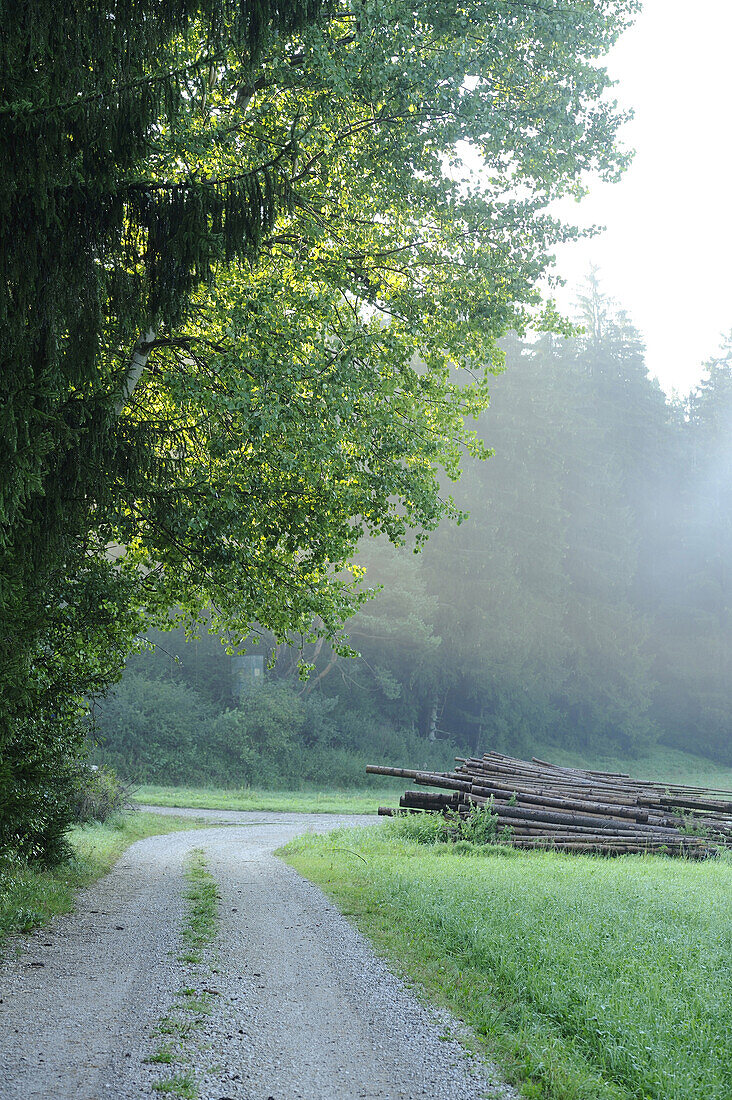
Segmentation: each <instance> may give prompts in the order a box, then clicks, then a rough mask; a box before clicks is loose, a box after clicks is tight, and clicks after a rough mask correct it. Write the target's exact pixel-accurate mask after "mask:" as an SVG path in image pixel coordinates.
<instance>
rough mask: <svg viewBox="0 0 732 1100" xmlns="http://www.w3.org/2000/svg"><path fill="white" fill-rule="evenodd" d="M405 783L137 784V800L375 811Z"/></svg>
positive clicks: (195, 806) (223, 806)
mask: <svg viewBox="0 0 732 1100" xmlns="http://www.w3.org/2000/svg"><path fill="white" fill-rule="evenodd" d="M400 789H401V790H403V789H404V783H401V784H396V785H395V786H393V787H391V788H389V789H384V788H383V787H379V788H376V789H375V790H367V791H260V790H254V789H250V788H243V789H241V790H230V791H229V790H225V789H223V788H221V787H214V788H203V787H156V786H142V787H136V788H135V801H136V802H137V803H139V804H141V805H148V806H179V807H184V806H185V807H187V808H192V809H201V810H203V809H207V810H265V811H271V812H273V813H300V814H375V813H376V811H377V809H378V807H379V806H392V805H394V806H395V805H397V804H398V802H399V791H400Z"/></svg>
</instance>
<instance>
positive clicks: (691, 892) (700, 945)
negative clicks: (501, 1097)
mask: <svg viewBox="0 0 732 1100" xmlns="http://www.w3.org/2000/svg"><path fill="white" fill-rule="evenodd" d="M335 849H338V850H337V851H336V850H335ZM280 854H281V855H283V856H284V858H285V859H286V860H287V861H288V862H289V863H291V864H292V866H293V867H295V868H296V869H297V870H298V871H299V872H301V873H302V874H304V875H305V876H306V877H308V878H310V879H311V880H312V881H314V882H316V883H318V885H320V886H322V887H323V888H324V889H325V890H326V892H328V893H329V894H330V895H331V896H332V897H333V898H334V899H335V901H336V902H337V903H338V904H339V905H340V907H341V908H342V910H343V911H344V912H345V913H346V914H349V915H350V916H351V917H352V919H354V920H355V922H356V923H357V924H358V926H359V927H360V928H361V929H362V930H363V931H365V932H366V933H367V934H368V935H369V936H370V937H371V938H372V939H373V941H374V942H375V944H376V946H377V948H378V949H379V950H380V951H382V952H384V953H386V954H387V955H389V956H391V957H392V958H393V959H395V960H397V961H398V964H399V966H400V967H401V968H402V969H403V970H404V972H405V973H406V974H407V975H408V976H410V977H411V978H413V979H416V980H418V981H420V982H422V983H423V984H424V986H425V987H426V988H427V990H428V991H429V992H430V993H431V995H432V996H433V997H434V998H436V999H437V1000H438V1001H440V1002H441V1003H443V1004H446V1005H448V1006H449V1007H450V1008H452V1009H453V1011H455V1012H456V1013H457V1015H459V1016H461V1017H462V1018H463V1019H465V1020H466V1021H468V1023H470V1024H471V1025H472V1027H473V1028H474V1030H475V1032H476V1033H477V1035H478V1036H480V1037H481V1040H482V1042H483V1043H484V1044H485V1047H486V1049H487V1050H488V1051H489V1053H490V1054H491V1056H493V1057H494V1058H495V1059H496V1060H497V1061H498V1062H499V1064H500V1065H501V1066H502V1067H503V1069H504V1071H505V1073H506V1075H507V1077H508V1078H509V1079H510V1080H512V1081H514V1082H517V1083H519V1084H520V1086H521V1089H522V1092H523V1094H524V1095H525V1096H527V1097H532V1098H538V1097H542V1098H547V1100H549V1098H551V1100H631V1098H632V1100H729V1098H730V1097H731V1096H732V992H731V990H730V973H732V860H730V859H728V858H726V857H723V858H721V859H718V860H710V861H708V862H704V863H695V862H688V861H683V860H671V859H667V858H665V857H657V856H650V857H648V856H646V857H632V856H631V857H623V858H621V859H615V860H612V859H604V858H602V857H584V856H582V857H572V856H565V855H560V854H556V853H538V852H533V853H524V852H516V851H512V850H508V849H475V848H470V847H469V846H463V850H462V851H459V850H458V851H456V847H455V846H454V845H446V844H440V845H436V846H433V847H425V846H424V845H419V844H417V843H415V842H414V841H410V840H406V839H403V838H400V837H399V836H398V835H396V833H395V831H394V828H393V826H389V825H387V827H386V829H367V830H352V831H342V830H340V831H338V832H337V833H332V834H330V835H329V836H312V835H308V836H306V837H302V838H299V839H297V840H295V841H293V842H292V843H291V844H289V845H288V846H287V847H286V848H285V849H283V850H282V851H281V853H280Z"/></svg>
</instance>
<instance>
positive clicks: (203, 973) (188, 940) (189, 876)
mask: <svg viewBox="0 0 732 1100" xmlns="http://www.w3.org/2000/svg"><path fill="white" fill-rule="evenodd" d="M184 874H185V878H186V889H185V892H184V895H183V897H184V899H185V914H184V917H183V923H182V927H181V940H182V943H183V950H182V953H181V954H180V956H179V961H180V962H182V963H184V964H185V967H186V981H187V982H189V983H191V984H186V985H185V986H184V987H183V988H182V989H180V990H179V991H178V993H177V995H176V998H175V1001H174V1003H173V1005H172V1006H171V1008H170V1010H169V1012H168V1013H167V1014H166V1015H165V1016H164V1017H163V1019H162V1020H161V1021H160V1023H159V1024H158V1026H157V1033H158V1036H159V1038H160V1042H159V1044H158V1047H157V1049H156V1051H155V1053H154V1054H153V1055H152V1056H151V1057H150V1059H149V1061H150V1062H157V1063H161V1064H163V1065H169V1066H173V1067H174V1068H175V1067H178V1069H177V1072H175V1073H171V1074H170V1075H169V1076H167V1077H164V1078H161V1079H160V1080H158V1081H155V1082H154V1083H153V1086H152V1088H153V1091H154V1092H160V1093H164V1094H168V1095H172V1096H179V1097H182V1098H183V1100H196V1098H197V1097H198V1095H199V1092H198V1086H197V1084H196V1078H195V1075H194V1073H193V1072H192V1071H191V1070H190V1068H188V1069H186V1068H185V1067H187V1066H188V1067H190V1066H191V1064H192V1063H193V1062H194V1055H195V1045H196V1038H197V1032H198V1030H199V1029H200V1027H201V1024H202V1023H203V1021H204V1020H205V1018H206V1016H208V1015H209V1014H210V1012H211V1007H212V1000H213V997H214V995H215V994H214V992H213V991H212V990H211V989H203V988H200V987H201V986H202V985H203V984H205V981H206V979H207V978H208V976H209V975H210V974H211V960H210V958H209V957H208V954H209V949H210V948H211V946H212V945H213V943H214V941H215V939H216V933H217V931H218V926H219V891H218V887H217V885H216V880H215V879H214V877H213V875H212V874H211V873H210V871H209V870H208V867H207V864H206V857H205V855H204V852H203V850H202V849H201V848H195V849H194V850H193V851H192V852H191V853H190V855H189V856H188V860H187V864H186V869H185V872H184ZM197 987H199V988H197Z"/></svg>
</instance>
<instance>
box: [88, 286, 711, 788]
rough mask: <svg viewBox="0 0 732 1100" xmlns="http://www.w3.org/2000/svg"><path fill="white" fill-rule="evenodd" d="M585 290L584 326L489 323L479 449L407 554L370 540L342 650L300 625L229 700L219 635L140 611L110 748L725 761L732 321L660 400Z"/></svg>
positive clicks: (167, 762)
mask: <svg viewBox="0 0 732 1100" xmlns="http://www.w3.org/2000/svg"><path fill="white" fill-rule="evenodd" d="M581 306H582V317H581V321H582V324H583V326H584V332H583V334H581V335H578V336H576V337H573V338H569V339H567V338H563V337H559V336H553V335H546V336H543V337H541V338H540V339H538V340H536V341H535V342H522V341H520V340H519V339H518V338H511V339H509V340H508V341H507V342H506V343H505V352H506V371H505V373H504V374H503V375H501V376H499V377H498V378H497V379H496V380H495V381H494V383H493V387H492V390H493V397H492V403H491V408H490V409H489V410H488V411H487V412H486V413H484V414H483V416H482V417H481V419H480V421H479V424H478V434H479V436H480V438H481V439H482V440H483V441H484V442H485V444H486V445H487V446H488V447H490V448H492V449H493V451H494V455H493V457H491V458H490V459H489V460H487V461H484V462H481V461H471V462H468V463H467V464H466V468H465V471H464V473H463V477H462V479H461V481H460V483H459V484H458V485H457V487H456V489H455V492H454V495H455V497H456V500H457V503H458V504H459V506H460V507H461V508H462V509H463V510H464V511H465V512H468V513H469V518H468V519H467V520H466V521H465V522H463V523H461V524H459V525H455V524H443V526H442V527H441V528H440V529H439V530H438V531H437V532H436V533H435V534H434V535H433V537H432V539H431V540H430V542H429V544H428V545H427V546H426V548H425V549H424V550H422V552H421V553H419V554H415V553H413V552H412V550H411V549H410V548H409V547H403V548H400V549H399V548H394V547H392V546H390V545H387V544H386V543H385V542H384V541H383V540H373V539H372V540H367V541H366V542H365V543H363V544H362V547H361V552H360V554H359V557H358V559H357V562H358V564H360V565H362V566H363V567H365V568H366V571H367V572H366V583H367V584H369V585H383V590H382V591H381V592H380V593H379V594H378V595H377V596H376V597H375V598H374V599H373V600H371V601H370V602H369V603H367V604H366V605H365V606H364V607H363V608H362V610H361V611H360V612H359V613H358V614H357V615H356V616H355V617H354V618H353V619H352V620H351V622H350V624H349V633H350V639H351V644H352V645H353V647H354V648H355V649H357V650H358V652H359V654H360V655H359V656H358V657H357V658H356V659H348V658H346V657H343V656H338V655H336V654H334V653H333V652H332V651H331V650H329V649H328V647H327V645H326V646H323V645H322V644H321V645H320V647H319V648H318V649H317V651H316V650H315V649H314V648H313V647H312V646H308V647H306V648H305V651H304V655H305V658H306V659H307V660H309V661H310V662H311V663H312V664H313V671H312V673H311V676H310V679H309V681H308V682H307V683H305V684H303V683H302V682H300V681H299V680H298V678H297V659H298V657H299V656H301V654H300V653H299V652H298V651H296V650H294V649H284V648H283V649H280V651H279V652H278V653H277V655H276V656H277V660H276V664H275V666H274V668H273V669H272V670H271V671H266V672H265V683H264V685H263V687H262V688H260V689H257V688H256V687H253V688H252V689H251V690H250V691H249V692H245V694H244V696H243V698H242V702H241V705H240V706H239V707H235V706H234V705H233V701H232V699H231V678H230V671H229V664H228V658H226V656H225V650H224V649H223V647H222V646H221V645H220V644H219V642H218V640H216V639H206V638H205V637H204V638H202V639H201V640H200V641H199V642H197V643H191V644H189V645H185V644H183V643H182V638H181V636H180V635H178V636H175V635H167V636H166V635H156V636H155V637H156V640H157V642H158V643H159V646H160V648H158V649H156V650H155V651H153V652H146V653H142V654H139V655H137V656H136V657H134V658H132V661H131V663H130V666H129V669H128V672H127V674H126V676H125V678H124V680H123V681H122V684H121V685H120V686H119V687H118V689H117V691H116V694H115V695H114V696H112V697H111V698H110V700H108V701H107V702H105V703H102V704H101V706H100V707H99V708H98V712H97V734H98V736H99V737H100V738H101V740H102V744H103V748H102V754H103V757H104V758H106V759H109V760H111V761H113V762H114V763H115V764H117V765H118V766H121V768H122V770H123V771H125V772H126V773H127V774H134V775H135V777H137V778H148V779H159V780H162V779H163V778H165V775H166V769H167V775H168V777H170V776H171V772H170V768H171V767H172V768H173V769H174V771H175V776H176V778H177V779H179V780H181V781H182V780H185V779H188V778H196V779H198V780H206V779H211V780H216V781H223V780H224V779H225V778H226V777H227V776H228V778H230V779H237V781H240V782H274V781H278V780H282V781H284V780H285V779H286V778H289V779H290V780H291V781H292V780H293V779H295V778H310V779H313V780H316V779H318V778H321V779H323V780H334V781H335V780H339V781H343V780H355V779H356V778H357V777H358V775H359V772H360V768H361V767H362V764H363V760H364V759H365V757H366V756H369V755H370V756H371V757H373V758H384V757H391V758H392V760H394V759H397V758H398V759H399V761H405V760H406V758H409V759H410V760H411V761H413V762H414V763H415V764H417V765H419V766H422V765H425V764H427V763H429V764H430V765H436V764H438V763H439V762H440V760H441V758H442V756H448V757H449V754H450V753H451V752H452V751H453V749H454V746H455V745H457V746H459V747H461V748H465V749H474V750H478V749H479V748H481V749H483V748H496V749H500V750H503V751H507V752H513V753H516V754H518V755H521V754H522V753H525V752H528V751H530V750H531V748H532V747H533V746H535V745H537V744H542V745H546V744H555V745H557V746H561V747H563V748H568V749H576V750H581V751H589V752H592V753H600V754H602V753H605V754H609V755H613V754H615V755H621V756H632V755H634V754H638V753H642V752H643V751H645V750H647V749H648V748H649V746H650V745H651V744H652V743H654V742H659V741H660V742H661V743H663V744H665V745H668V746H672V747H675V748H680V749H685V750H687V751H691V752H695V753H698V754H702V755H707V756H709V757H711V758H713V759H715V760H718V761H720V762H722V763H727V764H729V763H732V745H731V743H730V736H729V714H730V712H731V711H732V676H730V671H731V670H730V604H731V600H730V591H729V578H728V575H727V574H728V569H729V566H728V562H729V560H730V551H732V530H731V525H730V519H731V517H732V509H731V508H730V505H731V504H732V488H731V485H732V481H731V479H730V473H731V472H732V471H731V465H732V433H731V432H730V429H731V428H732V345H729V346H728V347H727V350H726V352H725V353H723V355H722V356H721V357H720V359H718V360H717V361H715V362H713V363H710V364H709V365H708V369H707V371H706V374H705V377H704V380H703V381H702V383H701V384H700V385H699V386H698V388H696V389H695V390H694V391H693V392H692V393H691V394H690V395H689V397H688V398H684V399H680V398H674V399H671V400H669V399H667V398H666V396H665V395H664V393H663V392H662V390H661V389H660V387H659V385H658V383H657V382H656V381H655V380H654V379H651V378H650V377H649V375H648V372H647V369H646V366H645V362H644V353H643V346H642V343H641V340H640V338H639V336H638V333H637V332H636V331H635V329H634V328H633V326H632V324H631V323H630V321H629V320H628V318H627V317H626V316H625V315H624V314H623V313H622V312H618V311H615V310H613V308H612V307H611V305H610V304H609V303H608V302H607V301H606V300H604V299H603V297H602V295H601V293H600V291H599V288H598V286H597V283H596V282H595V281H594V280H591V281H590V283H589V285H588V289H587V292H586V293H585V294H584V295H583V297H582V299H581ZM270 649H271V643H270V642H269V641H268V640H267V639H266V638H265V639H264V641H263V645H262V647H261V650H260V651H261V652H262V653H268V652H269V651H270ZM163 695H165V701H164V702H162V703H161V702H160V700H162V698H163ZM196 706H199V708H202V709H201V713H200V714H198V716H197V717H196V712H195V707H196ZM176 708H177V710H178V711H179V712H180V713H181V714H187V715H188V720H187V724H186V725H185V729H186V730H188V732H187V733H184V734H183V736H182V737H181V736H180V728H181V727H180V723H179V724H178V727H176V728H178V730H179V733H178V735H176V732H175V729H174V728H173V727H174V726H175V720H174V719H172V718H171V717H170V716H171V715H172V714H173V712H174V711H175V710H176ZM227 711H228V713H227ZM161 714H164V715H167V716H168V717H167V718H165V717H164V718H162V719H161V718H160V717H159V716H160V715H161ZM275 714H276V715H277V719H276V720H273V721H271V720H270V719H268V718H267V717H266V716H267V715H270V716H273V715H275ZM171 723H172V725H171ZM268 723H269V724H268ZM189 726H190V727H191V728H190V730H189V729H188V727H189ZM268 730H269V732H267V731H268ZM227 746H228V747H227ZM277 761H279V763H278V762H277ZM288 769H289V771H288ZM289 772H292V773H293V774H292V775H290V774H289ZM285 773H287V774H285Z"/></svg>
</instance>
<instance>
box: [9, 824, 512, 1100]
mask: <svg viewBox="0 0 732 1100" xmlns="http://www.w3.org/2000/svg"><path fill="white" fill-rule="evenodd" d="M157 812H161V811H159V810H158V811H157ZM169 812H170V813H175V814H180V813H181V812H185V811H180V810H171V811H169ZM190 813H191V815H192V816H195V817H206V818H207V819H210V820H211V823H212V825H213V824H214V823H215V822H219V823H224V822H226V823H227V824H228V825H229V827H228V828H225V829H222V828H213V827H212V828H206V829H202V830H200V831H193V832H185V833H173V834H171V835H169V836H159V837H150V838H149V839H147V840H142V841H138V842H137V843H136V844H134V845H133V846H132V847H131V848H129V849H128V851H127V852H126V853H125V855H124V856H123V857H122V858H121V859H120V860H119V862H118V863H117V864H116V866H115V868H114V870H113V871H112V872H111V874H109V875H107V876H106V877H105V878H104V879H101V880H100V881H99V882H97V883H96V884H95V885H94V886H92V887H90V888H89V889H87V890H85V891H83V892H82V893H81V894H80V895H79V899H78V904H77V909H76V912H75V913H73V914H69V915H68V916H65V917H61V918H58V919H56V920H55V921H54V922H53V923H52V925H51V926H50V927H48V928H45V929H41V930H39V931H37V932H35V933H33V934H32V935H31V936H28V937H24V938H22V939H19V940H18V941H16V943H15V944H14V945H13V946H12V947H11V949H10V951H9V952H8V953H7V955H6V958H5V959H4V960H3V967H2V978H1V983H0V1095H2V1097H3V1100H35V1098H44V1100H65V1098H67V1097H69V1098H72V1097H73V1098H74V1100H100V1098H102V1097H105V1098H107V1097H111V1098H113V1100H117V1098H119V1100H128V1098H129V1100H132V1098H138V1097H143V1096H146V1097H150V1095H151V1094H152V1095H156V1093H154V1092H151V1090H152V1089H153V1085H154V1084H155V1083H156V1082H161V1081H162V1080H163V1079H164V1078H165V1077H166V1076H168V1077H170V1076H171V1073H172V1072H182V1070H181V1067H180V1066H176V1067H170V1066H164V1065H158V1064H155V1063H150V1062H148V1061H146V1059H147V1058H149V1057H150V1055H151V1054H152V1053H153V1052H154V1051H155V1049H156V1047H157V1046H158V1045H159V1042H160V1035H159V1025H160V1022H161V1020H162V1019H163V1018H164V1017H165V1016H166V1014H167V1013H169V1011H170V1009H171V1006H174V1005H175V1003H176V1000H175V998H176V993H177V992H178V991H179V990H180V989H181V988H182V987H184V986H189V987H193V988H197V989H201V988H205V989H207V990H208V994H207V997H208V1000H209V1002H210V1005H211V1011H210V1014H209V1015H207V1016H205V1017H203V1018H202V1022H201V1024H200V1026H199V1027H198V1028H197V1029H195V1030H194V1033H193V1034H192V1035H191V1037H190V1038H189V1039H187V1040H186V1044H187V1054H188V1057H189V1059H190V1064H189V1065H188V1066H184V1067H182V1069H183V1070H187V1071H188V1072H192V1073H193V1074H194V1076H195V1078H196V1084H197V1087H198V1094H199V1096H200V1097H201V1100H234V1098H236V1100H298V1098H305V1100H356V1098H368V1100H392V1098H393V1100H417V1098H422V1097H431V1098H435V1100H440V1098H442V1097H445V1098H447V1097H456V1096H459V1097H460V1098H461V1100H474V1098H475V1100H477V1098H478V1097H496V1098H497V1097H501V1098H503V1100H508V1098H509V1097H515V1096H516V1095H517V1094H516V1093H515V1092H514V1091H513V1090H512V1089H510V1088H509V1087H508V1086H506V1085H505V1084H501V1083H500V1081H499V1080H498V1078H497V1075H496V1074H495V1073H494V1072H493V1071H492V1070H491V1069H490V1068H489V1067H486V1066H484V1065H483V1064H482V1063H480V1064H478V1063H477V1062H476V1060H475V1059H472V1058H471V1057H469V1056H468V1055H466V1054H465V1052H464V1049H463V1047H462V1046H461V1045H460V1043H459V1042H458V1041H457V1039H456V1038H455V1036H458V1035H460V1034H464V1031H463V1029H462V1025H460V1024H458V1023H457V1022H456V1021H455V1020H454V1019H453V1018H452V1017H450V1016H448V1015H447V1014H446V1013H443V1012H439V1011H437V1010H435V1009H433V1008H429V1007H427V1006H426V1005H424V1004H423V1003H422V1002H421V1001H420V1000H418V999H417V998H416V997H415V995H414V994H413V993H412V992H410V990H409V989H408V988H407V987H406V986H405V985H404V984H403V983H402V982H401V981H400V980H399V979H398V978H396V977H395V976H394V975H393V974H392V973H391V972H390V971H389V970H388V968H387V967H386V966H385V964H384V963H383V962H382V961H381V960H379V959H378V958H376V956H375V955H374V954H373V952H372V951H371V950H370V948H369V946H368V944H367V943H366V941H365V940H364V939H363V938H362V937H361V936H360V935H359V934H358V933H357V932H355V931H354V930H353V929H352V928H351V926H350V925H349V924H348V922H347V921H346V920H345V919H344V918H343V917H342V916H341V915H340V914H339V913H338V912H337V910H336V909H335V908H334V907H333V906H332V905H331V904H330V902H329V901H328V900H327V899H326V898H325V897H324V896H323V894H322V893H321V892H320V891H319V890H318V889H317V888H316V887H314V886H312V885H311V884H309V883H308V882H306V881H304V880H303V879H301V878H300V877H299V876H298V875H297V874H296V873H295V872H294V871H293V870H292V869H291V868H289V867H287V866H286V865H285V864H283V863H282V862H281V861H280V860H278V859H276V858H275V857H274V856H273V855H272V852H273V851H274V849H275V848H277V847H279V846H280V845H281V844H284V843H286V841H288V840H289V839H291V838H292V837H294V836H297V835H298V834H301V833H304V832H307V831H316V832H325V831H328V830H330V829H333V828H337V827H339V826H343V825H358V824H373V823H374V819H373V818H365V817H340V816H335V815H310V814H307V815H306V814H302V815H301V814H268V813H237V812H234V811H202V810H196V811H190ZM196 848H199V849H200V848H202V849H203V850H204V852H205V855H206V859H207V862H208V866H209V870H210V871H211V873H212V874H213V875H214V877H215V878H216V881H217V883H218V886H219V890H220V893H221V903H220V916H221V922H220V929H219V934H218V937H217V942H216V945H215V948H214V949H213V953H212V957H211V961H210V962H209V963H208V964H207V965H205V966H203V967H199V968H196V967H192V966H191V965H190V964H184V963H181V962H180V961H179V959H178V955H179V953H180V941H179V936H178V933H179V928H180V924H181V920H182V917H183V912H184V908H183V900H182V894H183V890H184V888H185V880H184V878H183V874H182V872H183V868H184V864H185V860H186V857H187V856H188V855H189V853H190V852H191V850H192V849H196Z"/></svg>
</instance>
